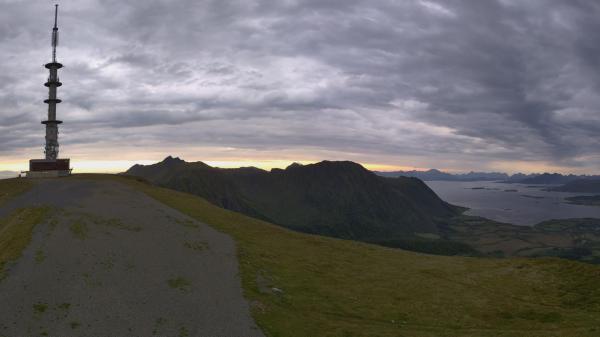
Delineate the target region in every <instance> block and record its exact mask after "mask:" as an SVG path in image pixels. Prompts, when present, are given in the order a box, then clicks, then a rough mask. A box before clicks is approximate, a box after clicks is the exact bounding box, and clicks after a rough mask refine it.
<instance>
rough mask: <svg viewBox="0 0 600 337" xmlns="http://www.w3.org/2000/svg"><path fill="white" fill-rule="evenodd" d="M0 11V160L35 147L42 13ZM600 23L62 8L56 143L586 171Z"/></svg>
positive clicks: (310, 8) (293, 2) (181, 2)
mask: <svg viewBox="0 0 600 337" xmlns="http://www.w3.org/2000/svg"><path fill="white" fill-rule="evenodd" d="M0 1H2V2H3V11H2V12H1V13H0V22H1V23H0V28H1V29H0V47H1V48H0V56H2V59H3V60H4V63H3V65H4V66H3V73H4V74H3V75H1V76H0V91H1V92H0V102H2V107H1V108H0V114H1V115H2V117H3V122H2V124H0V125H1V128H2V129H1V130H2V135H1V136H0V141H2V145H0V154H2V155H4V154H6V155H7V156H8V155H13V154H14V153H18V151H19V150H21V151H31V148H32V147H33V146H38V145H39V144H38V143H39V142H40V141H39V140H37V139H36V138H35V137H33V136H31V135H35V136H37V135H38V134H40V133H41V132H40V130H39V129H40V126H39V125H38V124H37V123H28V122H32V121H33V122H35V121H38V120H41V119H42V118H43V115H44V111H45V110H44V109H45V107H44V106H43V105H42V104H40V101H41V100H42V99H43V97H44V96H45V94H46V93H45V88H44V87H43V86H42V85H41V84H42V83H43V81H44V79H45V76H46V74H44V69H43V68H41V67H40V65H41V64H43V63H44V62H45V61H47V59H48V58H49V46H48V44H49V43H48V40H49V28H50V26H51V10H52V6H51V3H49V2H43V1H35V2H33V1H8V0H0ZM599 16H600V5H599V4H596V3H595V2H592V1H568V2H567V1H559V0H532V1H527V2H523V1H513V0H497V1H492V0H490V1H477V0H463V1H458V0H449V1H433V0H431V1H425V0H423V1H393V0H383V1H376V2H373V1H368V0H329V1H326V0H325V1H324V0H305V1H298V0H289V1H250V0H244V1H220V0H210V1H209V0H204V1H196V0H194V1H192V0H145V1H116V0H83V1H81V0H78V1H68V0H64V1H61V32H62V41H61V43H62V44H61V47H60V49H59V58H60V60H61V61H62V62H63V63H64V64H65V65H66V68H65V69H64V71H62V73H61V78H62V81H63V82H64V83H65V85H64V86H63V87H62V88H61V90H60V94H61V96H62V97H63V99H64V101H65V103H64V104H62V105H61V106H60V107H59V109H60V110H59V114H60V115H61V117H62V118H63V119H64V120H65V121H66V122H67V123H65V125H64V128H63V130H64V132H65V137H63V139H62V141H63V144H64V148H65V149H67V148H68V147H69V146H76V145H78V144H86V146H88V147H94V146H97V147H99V146H103V147H106V146H111V147H117V146H118V145H119V144H122V143H125V142H126V143H127V144H128V145H131V146H139V147H143V146H144V145H145V144H153V146H157V147H159V148H160V149H161V150H162V151H164V153H165V154H166V153H168V152H177V151H176V150H177V149H180V148H184V147H188V146H198V145H199V144H202V145H203V146H208V147H210V146H214V147H229V148H243V149H253V150H257V151H263V150H264V151H268V150H285V149H288V150H290V149H293V150H295V151H301V150H303V149H305V150H306V152H310V151H313V150H319V151H321V150H322V151H329V152H330V153H332V152H338V153H340V154H341V156H343V154H348V156H349V157H352V158H358V159H360V158H361V155H362V156H363V157H364V158H366V159H365V160H374V158H375V159H376V160H377V161H378V163H391V164H396V165H414V166H420V167H424V166H441V167H453V168H457V169H470V168H473V169H479V168H489V167H490V165H493V164H487V163H497V162H510V161H513V160H515V161H519V162H523V161H530V162H532V163H545V164H546V165H547V166H555V167H565V168H572V169H574V170H588V171H595V170H596V169H595V167H596V165H597V164H598V163H600V159H599V157H600V156H599V155H598V153H597V149H598V146H599V145H600V144H599V143H600V141H598V137H597V135H598V131H599V130H600V114H598V111H597V110H598V108H600V96H599V95H598V92H599V89H600V72H599V70H600V34H598V33H597V32H598V31H600V21H598V20H597V18H598V17H599ZM16 139H18V140H16ZM107 141H108V143H107ZM377 158H378V159H377ZM127 159H132V160H135V158H127ZM192 159H205V158H202V154H201V153H198V157H197V158H192Z"/></svg>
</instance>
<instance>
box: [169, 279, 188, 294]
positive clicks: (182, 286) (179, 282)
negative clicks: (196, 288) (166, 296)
mask: <svg viewBox="0 0 600 337" xmlns="http://www.w3.org/2000/svg"><path fill="white" fill-rule="evenodd" d="M167 283H168V284H169V287H171V288H173V289H179V290H181V291H183V292H186V291H189V289H190V286H191V282H190V281H189V280H187V279H186V278H183V277H175V278H172V279H170V280H168V281H167Z"/></svg>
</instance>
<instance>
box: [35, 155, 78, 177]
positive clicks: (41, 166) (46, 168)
mask: <svg viewBox="0 0 600 337" xmlns="http://www.w3.org/2000/svg"><path fill="white" fill-rule="evenodd" d="M71 171H72V169H71V168H70V160H69V159H56V160H48V159H31V160H30V161H29V171H27V172H26V176H27V178H58V177H67V176H70V175H71Z"/></svg>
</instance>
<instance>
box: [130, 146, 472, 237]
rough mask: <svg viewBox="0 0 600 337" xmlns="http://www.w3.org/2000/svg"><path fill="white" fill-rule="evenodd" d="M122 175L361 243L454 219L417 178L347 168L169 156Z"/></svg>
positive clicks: (435, 228) (330, 164) (327, 164)
mask: <svg viewBox="0 0 600 337" xmlns="http://www.w3.org/2000/svg"><path fill="white" fill-rule="evenodd" d="M126 174H127V175H133V176H139V177H143V178H145V179H147V180H149V181H151V182H153V183H155V184H157V185H160V186H164V187H169V188H173V189H176V190H180V191H183V192H188V193H193V194H196V195H199V196H201V197H203V198H206V199H208V200H209V201H210V202H212V203H213V204H215V205H218V206H221V207H224V208H227V209H230V210H234V211H239V212H242V213H245V214H248V215H251V216H254V217H257V218H261V219H264V220H268V221H271V222H273V223H277V224H279V225H282V226H284V227H288V228H292V229H295V230H299V231H303V232H308V233H315V234H322V235H329V236H335V237H340V238H347V239H356V240H363V241H375V242H378V241H382V240H390V239H393V238H404V237H407V236H409V237H410V236H412V235H413V234H414V233H437V232H438V226H437V224H438V223H440V222H445V221H446V220H448V219H449V218H451V217H454V216H456V215H457V214H459V213H460V212H461V209H460V208H458V207H455V206H452V205H449V204H448V203H446V202H444V201H442V200H441V199H440V198H439V197H437V195H436V194H435V193H434V192H433V191H432V190H431V189H429V188H428V187H427V186H426V185H425V184H424V183H423V182H422V181H421V180H419V179H416V178H407V177H399V178H385V177H379V176H377V175H375V174H374V173H372V172H370V171H368V170H366V169H365V168H364V167H362V166H360V165H358V164H356V163H353V162H329V161H323V162H320V163H317V164H312V165H306V166H302V165H299V164H293V165H291V166H289V167H288V168H286V169H285V170H281V169H274V170H272V171H270V172H269V171H264V170H260V169H257V168H239V169H220V168H213V167H210V166H208V165H206V164H204V163H201V162H196V163H187V162H185V161H183V160H180V159H178V158H171V157H168V158H167V159H165V160H164V161H162V162H160V163H158V164H155V165H150V166H140V165H136V166H133V167H132V168H131V169H129V170H128V171H127V172H126Z"/></svg>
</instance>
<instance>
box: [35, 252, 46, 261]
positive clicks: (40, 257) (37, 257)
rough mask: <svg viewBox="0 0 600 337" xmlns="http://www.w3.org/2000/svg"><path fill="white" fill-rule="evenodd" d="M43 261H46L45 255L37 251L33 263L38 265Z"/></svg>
mask: <svg viewBox="0 0 600 337" xmlns="http://www.w3.org/2000/svg"><path fill="white" fill-rule="evenodd" d="M45 259H46V254H45V253H44V251H43V250H41V249H38V250H36V251H35V263H37V264H40V263H42V262H44V260H45Z"/></svg>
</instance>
